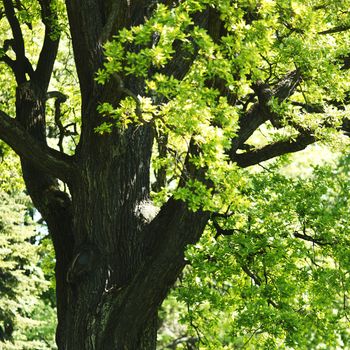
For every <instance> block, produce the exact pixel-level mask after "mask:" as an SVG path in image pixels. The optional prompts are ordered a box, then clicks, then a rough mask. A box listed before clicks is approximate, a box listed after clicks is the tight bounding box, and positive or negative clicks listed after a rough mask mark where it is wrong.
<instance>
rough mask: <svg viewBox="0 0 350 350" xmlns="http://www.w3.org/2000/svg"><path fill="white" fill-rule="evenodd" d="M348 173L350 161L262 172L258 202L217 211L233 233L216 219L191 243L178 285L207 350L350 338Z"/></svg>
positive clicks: (255, 188) (255, 192)
mask: <svg viewBox="0 0 350 350" xmlns="http://www.w3.org/2000/svg"><path fill="white" fill-rule="evenodd" d="M348 176H349V159H348V157H346V158H344V159H343V160H342V161H341V163H340V164H339V165H338V166H337V167H334V166H333V167H332V166H324V167H316V168H315V169H314V174H313V175H311V176H310V177H308V178H305V177H303V178H289V177H284V176H281V175H278V173H276V172H275V170H274V172H262V173H257V174H255V175H254V176H250V179H251V181H250V185H249V186H245V187H244V192H245V195H246V196H247V197H248V198H249V200H250V203H247V204H246V205H240V206H238V207H235V208H234V207H232V208H230V209H229V210H228V211H227V213H228V215H227V216H217V217H215V216H214V218H213V221H214V222H215V223H216V224H217V225H219V226H220V228H221V229H223V230H224V231H225V232H227V233H228V234H229V235H228V236H221V237H220V236H217V238H216V239H215V238H214V237H213V235H214V234H216V233H218V234H220V231H217V229H216V226H215V225H216V224H213V225H212V226H211V228H210V229H208V231H207V233H206V234H205V235H204V236H203V238H202V240H201V241H200V242H199V243H198V244H196V245H195V246H193V247H191V248H190V249H189V251H188V253H187V258H188V260H189V263H190V266H189V270H188V272H187V273H186V274H185V278H184V279H183V282H182V285H181V287H182V288H180V289H177V291H176V293H177V295H178V297H179V299H180V300H181V301H182V302H185V303H186V304H187V305H188V308H189V313H188V314H187V316H186V319H187V321H188V322H189V324H192V325H195V327H196V328H192V331H193V334H196V333H197V332H200V334H201V337H200V341H201V348H203V349H212V348H213V346H214V344H216V346H224V345H226V346H228V347H227V348H228V349H234V348H235V346H238V344H240V346H242V345H243V344H245V346H246V347H247V348H248V349H250V348H251V349H267V348H268V349H289V348H297V349H318V348H322V346H324V347H323V348H327V349H335V348H336V347H337V346H338V347H342V346H344V345H345V344H349V333H348V327H349V317H348V313H349V311H350V310H349V304H348V298H349V295H348V291H349V286H350V279H349V274H348V271H349V268H350V266H348V265H349V263H350V260H349V258H348V257H349V256H350V252H349V237H348V236H349V230H348V226H349V225H348V223H347V221H348V220H347V216H348V211H349V196H348V194H349V189H348V187H349V185H348ZM190 328H191V327H190ZM322 344H324V345H322Z"/></svg>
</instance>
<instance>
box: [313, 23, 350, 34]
mask: <svg viewBox="0 0 350 350" xmlns="http://www.w3.org/2000/svg"><path fill="white" fill-rule="evenodd" d="M347 30H350V25H341V26H337V27H334V28H330V29H327V30H324V31H322V32H318V34H335V33H341V32H346V31H347Z"/></svg>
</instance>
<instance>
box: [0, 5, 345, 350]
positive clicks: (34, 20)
mask: <svg viewBox="0 0 350 350" xmlns="http://www.w3.org/2000/svg"><path fill="white" fill-rule="evenodd" d="M65 5H66V6H65V7H64V4H63V2H61V1H59V0H39V1H37V2H29V1H24V0H23V1H12V0H3V1H2V8H1V10H2V11H1V14H2V22H1V24H2V26H3V29H4V30H3V34H2V35H3V50H2V54H1V60H2V61H3V63H4V66H5V67H6V68H3V69H6V74H7V75H9V73H10V72H11V73H12V74H13V76H12V78H9V79H12V80H9V81H10V82H13V84H14V85H13V86H15V90H16V91H15V93H12V92H11V91H6V92H5V94H6V96H7V98H6V99H4V102H3V103H2V109H3V110H2V111H1V112H0V138H1V139H3V140H4V141H5V142H6V143H7V144H9V145H10V146H11V147H12V148H13V149H14V150H15V151H16V152H17V153H18V154H19V156H20V158H21V163H22V171H23V177H24V180H25V183H26V186H27V190H28V193H29V194H30V196H31V198H32V200H33V203H34V205H35V207H36V208H37V209H38V210H39V211H40V213H41V215H42V217H43V218H44V220H45V221H46V223H47V225H48V228H49V231H50V234H51V237H52V241H53V245H54V248H55V255H56V268H55V273H56V288H57V313H58V329H57V343H58V347H59V349H66V350H67V349H68V350H69V349H154V348H155V344H156V330H157V310H158V308H159V305H160V304H161V302H162V301H163V300H164V298H165V296H166V295H167V293H168V291H169V289H170V287H171V286H172V285H173V284H174V282H175V280H176V278H177V277H178V275H179V273H180V272H181V271H182V270H183V268H184V266H185V260H184V251H185V248H186V246H187V245H188V244H192V243H195V242H197V241H198V240H199V238H200V237H201V235H202V234H203V232H204V229H205V227H206V225H207V223H208V220H209V219H210V217H213V218H214V217H215V216H217V215H219V216H220V215H222V214H223V213H226V212H228V211H229V210H234V209H236V208H239V206H240V205H241V204H242V202H243V201H244V200H243V199H242V196H241V192H243V190H244V189H245V188H247V190H248V189H249V186H248V183H249V181H247V174H246V172H245V171H242V170H241V169H240V168H245V167H248V166H251V165H254V164H257V163H259V162H262V161H265V160H268V159H271V158H274V157H276V156H279V155H282V154H285V153H288V152H296V151H299V150H301V149H304V148H305V147H306V146H307V145H309V144H311V143H314V142H316V141H317V140H321V139H328V140H329V139H332V137H334V136H339V133H340V130H341V129H343V130H346V129H347V124H348V123H347V122H346V121H345V119H344V118H345V116H346V114H347V105H346V103H347V99H348V82H349V72H348V68H349V67H348V37H347V36H346V30H347V29H348V27H349V26H348V23H349V14H348V11H347V9H348V5H349V2H348V1H343V2H341V3H339V1H329V3H327V6H325V5H324V4H323V2H318V1H312V2H309V3H307V4H304V2H303V1H292V2H290V1H285V0H278V1H267V0H266V1H264V0H261V1H246V0H244V1H243V0H242V1H201V0H187V1H181V2H178V3H177V2H174V3H170V2H166V1H165V2H159V3H157V2H155V1H153V0H152V1H147V0H145V1H136V0H135V1H118V2H117V1H101V0H87V1H84V2H83V1H78V0H67V1H66V2H65ZM65 13H67V15H68V20H69V33H68V34H69V37H70V38H71V41H72V46H73V50H74V60H75V67H76V71H77V75H78V79H79V88H80V97H81V115H80V118H79V119H80V122H81V132H80V139H79V143H78V145H77V146H76V147H75V148H73V149H71V150H69V151H68V150H67V151H66V153H65V152H64V147H63V143H62V142H61V143H60V144H59V146H60V147H59V150H55V149H53V148H51V147H49V146H48V145H47V130H48V125H47V123H46V105H47V101H48V99H52V98H53V99H54V100H55V115H54V120H55V123H56V126H57V129H58V130H59V134H60V137H59V138H60V140H61V139H62V138H63V137H64V135H65V134H66V133H68V131H69V130H68V129H67V125H63V124H62V120H61V118H60V117H61V113H60V112H61V107H62V104H63V103H64V101H65V100H66V96H65V95H63V93H62V92H61V91H60V92H57V91H55V92H52V91H49V82H50V79H51V75H52V72H53V68H54V63H55V60H56V56H57V53H58V47H59V46H58V45H59V38H60V33H61V32H62V29H64V30H67V31H68V29H67V28H66V27H65V20H64V18H65ZM31 38H33V42H34V43H35V45H36V43H38V42H40V44H39V45H38V47H36V46H35V45H34V47H36V50H31V52H29V53H28V46H29V45H28V40H29V41H30V39H31ZM34 38H35V40H34ZM26 50H27V51H26ZM64 93H66V91H64ZM4 96H5V95H4ZM11 101H13V104H11ZM14 106H15V110H14ZM10 115H15V118H11V117H10ZM103 118H104V119H103ZM259 130H260V131H265V132H266V138H265V139H264V142H263V143H260V144H257V143H255V144H254V143H253V142H252V138H251V137H252V135H253V134H254V132H255V131H259ZM154 141H155V142H154ZM152 155H153V158H152ZM151 163H152V164H153V167H151ZM153 170H154V181H153V190H154V191H155V193H154V196H153V199H154V201H155V202H156V203H157V205H158V206H159V207H160V209H159V212H158V213H157V215H156V216H155V217H154V218H153V216H154V214H155V213H156V210H155V209H154V207H153V205H152V204H151V202H150V199H151V192H150V190H151V178H152V177H151V174H152V172H153ZM248 179H249V176H248ZM219 225H220V223H219ZM222 232H223V231H221V233H222ZM242 254H243V252H242ZM247 269H249V267H247ZM247 271H248V270H247ZM249 271H251V270H249ZM252 275H253V272H252ZM271 300H272V299H271Z"/></svg>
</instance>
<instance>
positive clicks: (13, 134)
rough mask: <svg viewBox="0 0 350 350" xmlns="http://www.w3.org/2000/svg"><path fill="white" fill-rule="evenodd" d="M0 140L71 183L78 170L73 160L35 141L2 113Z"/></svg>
mask: <svg viewBox="0 0 350 350" xmlns="http://www.w3.org/2000/svg"><path fill="white" fill-rule="evenodd" d="M0 138H1V139H2V140H3V141H4V142H6V143H7V144H8V145H9V146H10V147H12V149H13V150H14V151H15V152H16V153H17V154H18V155H20V156H21V157H23V158H25V159H27V160H29V161H31V162H33V163H34V164H35V165H36V166H37V167H38V168H40V169H42V170H43V171H44V172H46V173H49V174H52V175H54V176H57V177H58V178H59V179H61V180H62V181H64V182H67V183H70V182H71V181H72V179H73V175H74V174H75V173H76V169H75V166H74V163H73V161H72V158H71V157H70V156H68V155H66V154H64V153H61V152H58V151H56V150H54V149H52V148H50V147H48V146H46V145H45V144H44V143H40V142H38V141H37V140H35V139H34V138H33V137H32V136H30V135H29V133H28V132H27V131H26V130H25V129H24V128H23V127H22V126H21V125H20V124H19V123H18V122H17V121H16V120H15V119H13V118H11V117H10V116H9V115H7V114H6V113H5V112H3V111H0Z"/></svg>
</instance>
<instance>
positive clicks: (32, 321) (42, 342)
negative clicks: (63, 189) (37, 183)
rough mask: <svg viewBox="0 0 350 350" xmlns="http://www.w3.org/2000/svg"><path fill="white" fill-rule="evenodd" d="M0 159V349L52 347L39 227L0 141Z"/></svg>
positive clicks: (50, 311) (13, 162) (13, 159)
mask: <svg viewBox="0 0 350 350" xmlns="http://www.w3.org/2000/svg"><path fill="white" fill-rule="evenodd" d="M1 146H2V147H3V148H2V150H3V153H4V158H5V159H6V160H4V161H2V162H1V163H0V173H1V183H0V277H1V278H0V349H4V350H10V349H13V350H20V349H28V350H29V349H30V350H31V349H38V350H39V349H52V348H54V345H53V344H54V328H55V315H54V308H53V307H52V306H51V305H50V304H49V303H47V302H46V303H44V302H43V301H40V300H39V299H40V298H41V296H42V293H43V292H45V291H47V290H48V287H49V283H48V282H47V281H46V279H45V278H44V274H43V272H42V269H41V268H40V264H41V262H40V259H42V258H43V257H45V255H46V253H41V256H40V255H39V246H38V242H36V236H37V233H36V232H35V226H34V225H33V222H32V219H31V217H30V215H29V211H28V209H30V207H31V205H30V202H29V200H28V198H27V197H26V196H25V195H24V194H23V190H24V186H23V182H22V181H20V178H19V174H18V158H16V157H15V156H14V155H13V153H12V152H10V151H9V150H8V149H6V148H5V146H3V144H2V145H1Z"/></svg>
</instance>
